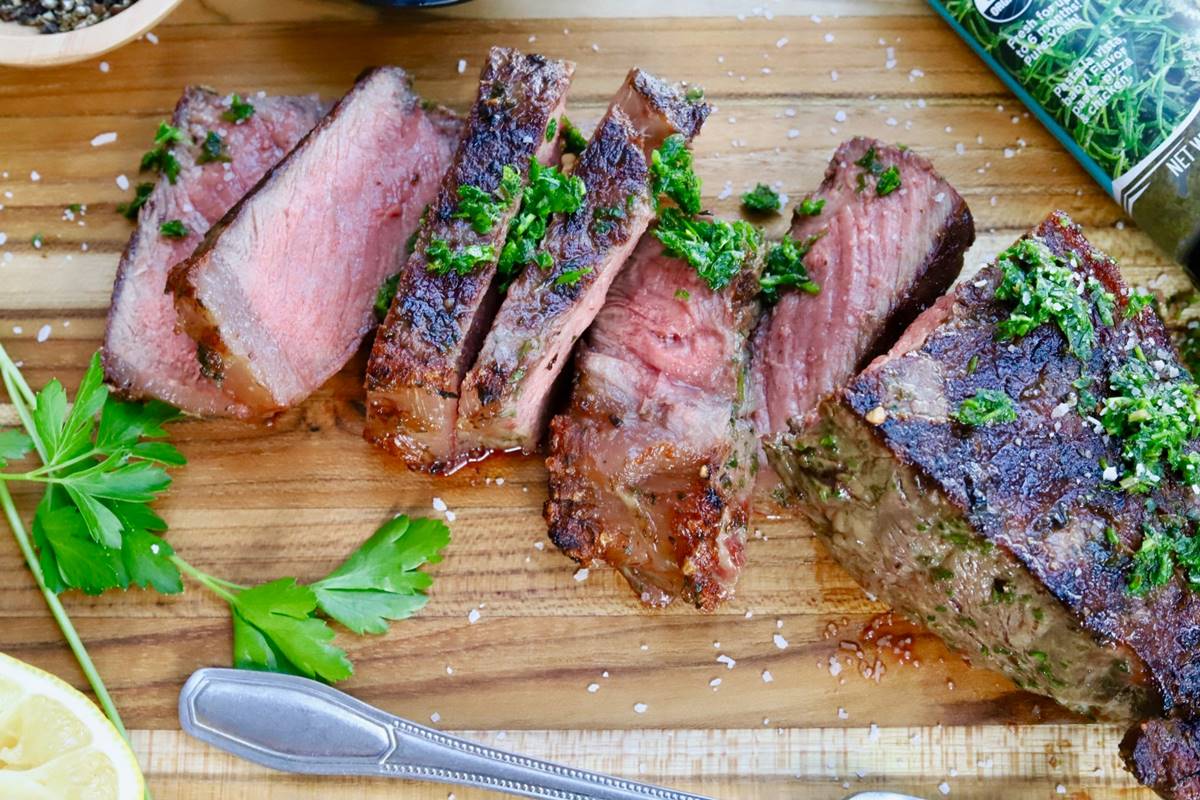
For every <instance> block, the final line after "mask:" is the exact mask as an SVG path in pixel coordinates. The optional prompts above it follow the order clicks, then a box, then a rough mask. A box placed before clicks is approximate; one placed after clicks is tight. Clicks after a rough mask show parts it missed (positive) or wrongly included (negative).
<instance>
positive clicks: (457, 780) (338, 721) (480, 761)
mask: <svg viewBox="0 0 1200 800" xmlns="http://www.w3.org/2000/svg"><path fill="white" fill-rule="evenodd" d="M179 722H180V725H181V726H182V727H183V730H184V731H185V732H186V733H188V734H190V735H192V736H194V737H196V738H197V739H199V740H201V741H203V742H207V743H209V744H211V745H213V746H215V747H218V748H220V749H222V750H225V751H227V752H230V753H233V754H234V755H235V756H239V757H241V758H244V759H246V760H247V761H253V762H254V763H256V764H262V765H263V766H266V767H270V768H271V769H277V770H282V771H284V772H303V773H308V774H315V775H378V776H383V777H389V778H409V779H412V780H421V781H436V782H439V783H451V784H458V785H461V786H475V787H480V788H483V789H491V790H493V791H497V792H505V793H508V794H512V795H518V796H520V797H537V798H547V799H548V800H647V799H649V800H712V798H708V797H704V796H702V795H698V794H687V793H686V792H677V791H675V790H673V789H663V788H660V787H657V786H651V785H649V784H645V783H638V782H636V781H629V780H625V779H623V778H617V777H613V776H609V775H600V774H598V773H595V772H586V771H584V770H580V769H573V768H571V767H565V766H561V765H559V764H552V763H550V762H548V761H539V760H537V759H535V758H528V757H526V756H520V755H515V754H513V753H506V752H504V751H503V750H495V749H492V748H490V747H485V746H483V745H480V744H475V743H473V742H468V741H466V740H465V739H459V738H457V737H455V736H448V735H447V734H444V733H442V732H441V731H436V730H434V729H432V728H427V727H425V726H424V725H417V724H416V723H414V722H409V721H408V720H406V719H401V718H400V717H396V716H393V715H391V714H388V713H386V712H384V711H380V710H379V709H377V708H375V707H373V706H369V705H367V704H366V703H363V702H361V701H359V700H355V699H354V698H353V697H351V696H350V695H348V694H346V693H345V692H339V691H338V690H337V689H333V688H331V687H329V686H326V685H325V684H323V683H318V682H316V681H311V680H308V679H307V678H298V677H295V676H292V675H276V674H274V673H268V672H249V671H246V670H235V669H201V670H197V671H196V672H195V673H193V674H192V677H191V678H189V679H188V681H187V683H186V684H184V686H183V690H182V691H181V692H180V693H179ZM853 798H856V799H857V800H917V798H913V797H908V796H907V795H899V794H893V793H891V792H867V793H862V794H858V795H853ZM847 800H852V798H847Z"/></svg>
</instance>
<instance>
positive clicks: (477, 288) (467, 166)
mask: <svg viewBox="0 0 1200 800" xmlns="http://www.w3.org/2000/svg"><path fill="white" fill-rule="evenodd" d="M574 70H575V65H574V64H571V63H569V62H565V61H553V60H551V59H547V58H544V57H542V56H539V55H524V54H522V53H519V52H517V51H516V50H509V49H505V48H501V47H493V48H492V50H491V52H490V53H489V55H488V60H487V63H486V64H485V65H484V67H483V73H482V75H481V76H480V79H479V95H478V99H477V100H476V101H475V105H474V107H472V109H471V116H470V120H469V121H468V124H467V132H466V135H465V137H464V138H463V141H462V144H461V145H460V146H459V149H458V153H457V155H456V156H455V159H454V166H453V167H452V168H451V169H450V171H449V172H448V173H447V174H446V178H445V180H444V181H443V183H442V187H441V190H440V191H439V193H438V196H437V200H436V202H435V203H434V205H433V206H432V207H431V209H430V214H429V219H428V221H427V224H425V225H424V226H423V227H422V229H421V235H420V237H419V239H418V241H417V246H416V249H415V250H414V252H413V254H412V256H411V257H410V258H409V259H408V262H407V263H406V264H405V266H404V270H403V272H402V273H401V276H400V281H399V284H398V286H397V290H396V298H395V300H394V301H393V302H392V307H391V310H390V311H389V312H388V316H387V319H386V320H385V321H384V323H383V325H382V326H381V327H380V329H379V333H378V335H377V336H376V337H375V346H374V349H373V350H372V351H371V360H370V362H369V364H368V366H367V427H366V431H365V434H364V435H365V436H366V438H367V440H368V441H370V442H372V443H374V444H375V445H376V446H378V447H381V448H383V449H384V450H387V451H389V452H391V453H392V454H394V455H398V456H400V457H402V458H403V459H404V460H405V461H406V462H407V463H408V465H409V466H410V467H411V468H413V469H423V470H429V471H432V472H450V471H453V470H454V469H456V468H457V467H459V466H461V465H462V464H463V462H464V461H465V460H466V457H467V454H465V453H461V452H460V451H459V450H458V448H457V446H456V443H455V424H456V421H457V416H458V397H459V387H460V385H461V381H462V378H463V375H465V374H466V372H467V369H468V368H469V367H470V366H471V364H472V363H473V362H474V360H475V355H476V353H478V351H479V347H480V346H481V344H482V343H483V337H484V336H485V335H486V334H487V330H488V327H489V325H490V324H491V321H492V317H493V316H494V314H495V312H496V306H497V302H498V299H499V293H498V291H497V288H496V286H495V285H494V284H495V281H494V280H493V279H494V278H495V275H496V259H497V257H498V256H499V254H500V251H501V249H502V247H503V245H504V239H505V236H506V234H507V231H508V225H509V222H510V221H511V220H512V218H513V216H514V215H515V214H516V213H517V211H518V206H519V203H518V202H517V201H516V199H513V200H512V201H511V202H510V203H508V205H507V206H506V207H505V208H503V209H502V210H501V213H500V214H499V218H498V219H497V220H496V221H495V223H494V224H493V225H492V227H491V228H490V229H489V230H488V231H486V232H484V233H479V232H478V231H477V230H476V228H475V227H473V226H472V224H471V222H470V221H468V220H466V219H460V218H456V217H455V212H456V211H458V210H459V188H460V187H463V186H474V187H476V188H477V189H480V190H482V191H484V192H487V193H489V194H493V193H495V192H496V191H497V190H498V189H499V187H500V181H501V177H502V171H503V168H504V167H506V166H509V167H512V168H514V169H516V170H517V171H518V172H519V173H520V175H521V176H522V178H524V177H525V176H527V175H528V172H529V162H530V159H531V158H537V159H538V160H539V161H541V162H542V163H549V162H550V161H552V160H554V159H556V158H557V153H558V144H557V140H556V139H555V138H554V137H550V138H547V137H546V135H545V134H546V131H547V128H548V126H549V123H550V121H551V120H555V121H557V120H558V119H559V117H561V116H562V111H563V107H564V105H565V103H566V98H567V87H568V86H569V85H570V83H571V76H572V74H573V73H574ZM434 241H440V242H445V243H446V244H447V245H448V248H449V250H450V251H451V252H454V253H464V252H468V251H467V248H482V252H490V253H491V255H490V257H488V258H484V259H483V260H482V261H481V262H480V263H477V264H475V265H474V267H473V268H471V269H469V270H468V271H466V272H465V273H460V272H458V271H455V270H449V271H435V270H434V269H433V268H431V265H430V260H429V257H428V255H427V251H428V250H429V247H430V243H431V242H434ZM487 248H490V251H489V250H487Z"/></svg>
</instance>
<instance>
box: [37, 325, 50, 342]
mask: <svg viewBox="0 0 1200 800" xmlns="http://www.w3.org/2000/svg"><path fill="white" fill-rule="evenodd" d="M49 338H50V326H49V325H43V326H42V327H40V328H38V332H37V340H38V341H39V342H44V341H46V340H47V339H49Z"/></svg>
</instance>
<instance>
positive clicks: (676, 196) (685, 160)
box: [650, 133, 700, 214]
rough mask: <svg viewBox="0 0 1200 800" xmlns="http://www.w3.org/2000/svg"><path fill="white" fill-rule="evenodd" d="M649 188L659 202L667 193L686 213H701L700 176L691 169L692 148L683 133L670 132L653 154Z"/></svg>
mask: <svg viewBox="0 0 1200 800" xmlns="http://www.w3.org/2000/svg"><path fill="white" fill-rule="evenodd" d="M650 190H651V193H652V194H653V196H654V198H655V204H656V206H657V204H658V202H659V201H658V198H659V197H661V196H662V195H666V196H667V197H669V198H670V199H671V200H674V201H675V204H676V205H678V206H679V207H680V208H681V209H683V211H684V212H685V213H688V214H699V213H700V178H699V177H698V176H697V175H696V173H695V172H694V171H693V170H692V152H691V151H690V150H688V147H687V140H686V139H685V138H684V137H683V134H679V133H673V134H671V135H670V136H668V137H667V138H666V140H664V141H663V143H662V145H661V146H660V147H659V148H658V149H657V150H655V151H654V152H653V153H651V154H650Z"/></svg>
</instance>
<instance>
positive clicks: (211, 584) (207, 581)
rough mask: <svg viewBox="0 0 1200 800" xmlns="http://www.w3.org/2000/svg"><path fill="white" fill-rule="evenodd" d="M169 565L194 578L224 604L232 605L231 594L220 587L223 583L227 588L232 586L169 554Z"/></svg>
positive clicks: (232, 598)
mask: <svg viewBox="0 0 1200 800" xmlns="http://www.w3.org/2000/svg"><path fill="white" fill-rule="evenodd" d="M171 563H172V564H174V565H175V566H177V567H179V571H180V572H186V573H187V574H188V575H191V576H192V578H194V579H195V580H196V581H197V582H198V583H199V584H200V585H201V586H203V587H204V588H205V589H208V590H209V591H210V592H212V593H213V594H215V595H216V596H217V597H220V598H221V599H222V600H224V601H225V602H227V603H232V602H233V601H234V600H235V599H236V598H235V597H234V595H233V593H232V592H230V591H228V590H227V589H225V587H223V586H222V585H221V584H223V583H224V584H226V585H227V586H233V585H234V584H230V583H228V582H226V581H222V580H220V579H219V578H214V577H213V576H212V575H209V574H208V573H207V572H201V571H200V570H198V569H196V568H195V567H193V566H192V565H191V564H189V563H188V562H186V561H184V560H183V559H182V558H180V557H179V556H178V555H176V554H174V553H172V554H171Z"/></svg>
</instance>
